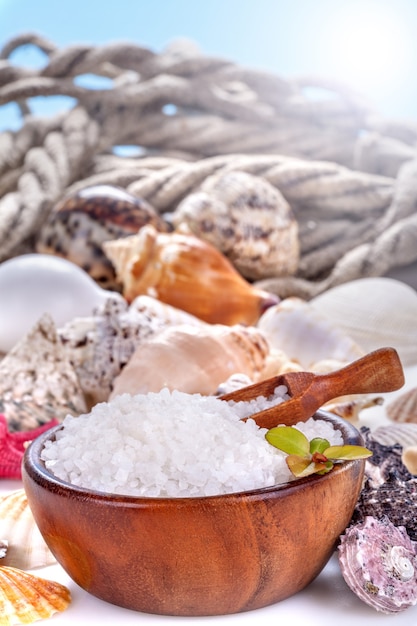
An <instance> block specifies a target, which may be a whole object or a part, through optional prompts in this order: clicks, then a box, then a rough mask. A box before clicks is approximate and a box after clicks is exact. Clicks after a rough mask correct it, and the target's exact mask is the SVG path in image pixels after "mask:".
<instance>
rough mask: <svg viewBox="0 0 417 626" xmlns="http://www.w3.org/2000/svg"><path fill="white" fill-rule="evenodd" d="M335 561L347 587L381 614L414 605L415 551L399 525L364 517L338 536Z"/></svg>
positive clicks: (416, 581) (416, 597)
mask: <svg viewBox="0 0 417 626" xmlns="http://www.w3.org/2000/svg"><path fill="white" fill-rule="evenodd" d="M338 556H339V563H340V567H341V571H342V574H343V577H344V579H345V581H346V583H347V584H348V586H349V587H350V589H351V590H352V591H353V592H354V593H355V594H356V595H357V596H358V597H359V598H360V599H361V600H363V602H365V603H366V604H368V605H369V606H371V607H372V608H374V609H376V610H377V611H380V612H382V613H398V612H400V611H403V610H404V609H407V608H408V607H410V606H414V605H415V604H417V553H416V544H415V542H413V541H411V539H410V537H409V536H408V535H407V532H406V530H405V528H404V527H402V526H394V524H392V523H391V522H390V521H389V519H388V518H387V517H384V518H382V519H376V518H375V517H371V516H368V517H366V518H365V519H364V520H363V521H362V522H359V523H357V524H353V525H351V526H350V527H349V528H348V529H347V530H346V532H345V534H344V535H342V536H341V538H340V545H339V549H338Z"/></svg>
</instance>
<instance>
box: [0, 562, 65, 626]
mask: <svg viewBox="0 0 417 626" xmlns="http://www.w3.org/2000/svg"><path fill="white" fill-rule="evenodd" d="M70 602H71V594H70V591H69V589H67V587H65V586H64V585H61V583H58V582H55V581H52V580H46V579H44V578H40V577H38V576H34V575H33V574H29V573H28V572H23V571H22V570H19V569H17V568H14V567H7V566H2V567H0V616H1V624H2V625H3V624H4V626H12V625H14V624H31V623H32V622H35V621H38V620H41V619H47V618H49V617H51V616H52V615H54V614H55V613H58V612H61V611H64V610H65V609H66V608H67V607H68V606H69V604H70Z"/></svg>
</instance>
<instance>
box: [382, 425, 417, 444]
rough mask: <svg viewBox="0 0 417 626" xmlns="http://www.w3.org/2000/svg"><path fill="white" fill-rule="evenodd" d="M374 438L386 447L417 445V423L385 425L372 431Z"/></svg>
mask: <svg viewBox="0 0 417 626" xmlns="http://www.w3.org/2000/svg"><path fill="white" fill-rule="evenodd" d="M372 438H373V439H375V441H378V443H381V444H382V445H384V446H393V445H395V444H396V443H399V444H400V445H401V446H403V447H407V446H412V445H417V423H416V424H413V423H408V422H404V423H398V424H387V425H385V424H384V425H383V426H378V428H375V429H374V430H373V431H372Z"/></svg>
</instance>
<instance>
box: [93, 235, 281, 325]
mask: <svg viewBox="0 0 417 626" xmlns="http://www.w3.org/2000/svg"><path fill="white" fill-rule="evenodd" d="M103 248H104V251H105V253H106V254H107V255H108V257H109V258H110V260H111V261H112V262H113V264H114V266H115V268H116V274H117V276H118V278H119V280H120V281H121V282H122V284H123V295H124V296H125V298H126V299H127V300H128V302H131V301H132V300H133V299H134V298H135V297H136V296H138V295H141V294H145V295H150V296H153V297H155V298H157V299H158V300H161V301H162V302H165V303H166V304H170V305H172V306H174V307H176V308H178V309H182V310H184V311H187V312H188V313H191V314H192V315H195V316H196V317H198V318H200V319H202V320H204V321H205V322H209V323H212V324H228V325H233V324H238V323H242V324H253V323H255V322H256V321H257V320H258V318H259V316H260V315H261V314H262V312H263V311H264V310H265V309H266V308H267V307H268V306H271V305H272V304H276V302H277V301H278V298H277V297H276V296H274V295H272V294H269V293H267V292H265V291H262V290H260V289H257V288H256V287H253V286H252V285H251V284H249V283H248V282H247V281H246V280H245V279H244V278H243V277H242V276H241V275H240V274H239V273H238V272H237V271H236V270H235V268H234V267H233V265H232V264H231V263H230V262H229V261H228V260H227V259H226V257H225V256H224V255H223V254H222V253H221V252H219V251H218V250H217V249H216V248H215V247H214V246H212V245H211V244H209V243H207V242H205V241H203V240H202V239H199V238H198V237H195V236H194V235H191V234H184V233H179V232H174V233H158V231H157V230H156V229H155V228H154V227H153V226H150V225H149V226H144V227H143V228H142V229H141V230H140V231H139V233H138V234H137V235H131V236H130V237H125V238H124V239H117V240H114V241H108V242H105V243H104V244H103Z"/></svg>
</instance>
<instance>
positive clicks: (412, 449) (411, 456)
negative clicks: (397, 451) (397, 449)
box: [401, 445, 417, 476]
mask: <svg viewBox="0 0 417 626" xmlns="http://www.w3.org/2000/svg"><path fill="white" fill-rule="evenodd" d="M401 461H402V462H403V463H404V465H405V467H406V468H407V470H408V471H409V472H410V474H413V476H417V445H416V446H408V448H404V450H403V452H402V455H401Z"/></svg>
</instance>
